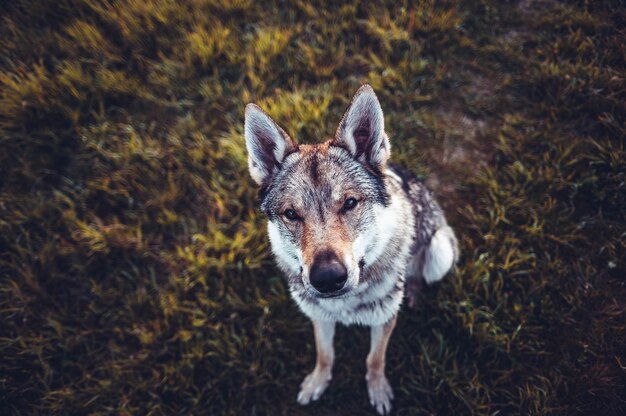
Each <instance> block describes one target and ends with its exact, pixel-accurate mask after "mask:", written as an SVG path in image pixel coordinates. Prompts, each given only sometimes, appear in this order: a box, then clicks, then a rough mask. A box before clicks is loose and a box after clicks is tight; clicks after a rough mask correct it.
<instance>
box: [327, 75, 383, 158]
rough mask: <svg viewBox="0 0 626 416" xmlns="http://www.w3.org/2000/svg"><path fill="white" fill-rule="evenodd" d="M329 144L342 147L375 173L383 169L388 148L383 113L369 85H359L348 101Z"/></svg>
mask: <svg viewBox="0 0 626 416" xmlns="http://www.w3.org/2000/svg"><path fill="white" fill-rule="evenodd" d="M333 144H335V145H337V146H341V147H344V148H345V149H347V150H348V151H349V152H350V153H352V155H353V156H354V157H355V158H356V159H357V160H359V161H360V162H362V163H367V164H370V165H371V166H372V167H375V168H377V169H378V170H382V169H383V168H384V167H385V164H386V163H387V160H388V159H389V154H390V150H391V147H390V145H389V138H388V137H387V135H386V134H385V118H384V116H383V110H382V108H380V103H379V102H378V98H376V94H374V90H373V89H372V87H371V86H369V85H367V84H365V85H363V86H362V87H361V88H359V90H358V91H357V92H356V94H355V95H354V98H352V104H350V107H349V108H348V110H347V111H346V113H345V114H344V116H343V119H342V120H341V123H339V127H338V128H337V132H336V133H335V139H334V141H333Z"/></svg>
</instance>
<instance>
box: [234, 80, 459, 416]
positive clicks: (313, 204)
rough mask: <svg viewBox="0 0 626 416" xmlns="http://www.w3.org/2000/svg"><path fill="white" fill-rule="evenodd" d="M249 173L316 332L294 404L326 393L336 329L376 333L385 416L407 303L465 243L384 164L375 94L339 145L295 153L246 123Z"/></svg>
mask: <svg viewBox="0 0 626 416" xmlns="http://www.w3.org/2000/svg"><path fill="white" fill-rule="evenodd" d="M244 130H245V139H246V147H247V149H248V167H249V169H250V175H251V176H252V179H253V180H254V181H255V182H256V183H257V184H258V185H259V187H260V192H259V195H260V204H261V210H262V211H263V212H264V213H265V215H266V216H267V218H268V220H269V221H268V234H269V239H270V243H271V247H272V251H273V253H274V256H275V258H276V261H277V263H278V266H279V267H280V269H281V270H282V271H283V272H284V273H285V274H286V276H287V282H288V286H289V291H290V293H291V295H292V297H293V298H294V299H295V301H296V303H297V304H298V306H299V307H300V309H301V310H302V312H304V314H305V315H307V316H308V317H309V318H310V319H311V320H312V321H313V332H314V334H315V346H316V351H317V359H316V364H315V368H314V370H313V371H312V372H311V373H310V374H309V375H308V376H306V378H305V379H304V381H303V382H302V384H301V386H300V392H299V394H298V397H297V400H298V403H300V404H302V405H306V404H308V403H309V402H311V401H312V400H317V399H319V397H320V396H321V395H322V393H323V392H324V391H325V390H326V387H328V384H329V382H330V379H331V371H332V366H333V360H334V349H333V337H334V333H335V324H336V323H337V322H340V323H342V324H345V325H349V324H361V325H367V326H370V327H371V347H370V352H369V354H368V356H367V360H366V364H367V374H366V377H365V379H366V381H367V388H368V394H369V398H370V403H371V404H372V406H374V407H375V408H376V410H377V411H378V413H380V414H386V413H388V412H389V411H390V410H391V400H392V399H393V392H392V389H391V387H390V385H389V382H388V381H387V377H386V376H385V352H386V349H387V343H388V342H389V337H390V335H391V332H392V331H393V329H394V327H395V324H396V317H397V313H398V310H399V308H400V304H401V302H402V299H403V297H404V295H405V287H406V292H407V293H406V294H407V298H408V300H409V304H410V305H411V304H414V302H415V299H416V296H417V293H416V292H417V291H418V288H419V287H420V285H421V282H422V281H426V282H427V283H432V282H435V281H438V280H441V279H442V278H443V276H444V275H445V274H446V273H447V272H448V271H449V270H450V269H451V268H452V267H453V265H454V264H455V263H456V260H457V258H458V252H459V250H458V244H457V239H456V237H455V235H454V232H453V231H452V229H451V228H450V227H449V226H448V224H447V222H446V219H445V217H444V214H443V212H442V210H441V208H440V206H439V204H438V203H437V202H436V201H435V199H434V198H433V195H432V194H431V192H430V191H429V190H428V189H426V187H425V186H424V185H423V184H422V183H421V182H419V181H418V180H417V179H416V178H415V177H413V176H412V175H411V174H409V173H408V172H407V171H405V170H402V169H399V168H397V167H394V166H392V165H391V164H390V163H388V160H389V155H390V145H389V138H388V137H387V134H386V133H385V128H384V116H383V111H382V108H381V106H380V103H379V102H378V98H377V97H376V94H374V90H373V89H372V87H370V86H369V85H363V86H362V87H361V88H359V90H358V91H357V93H356V94H355V96H354V98H353V99H352V103H351V104H350V107H349V108H348V110H347V111H346V113H345V114H344V116H343V119H342V120H341V122H340V124H339V127H338V128H337V131H336V133H335V137H334V138H333V139H331V140H328V141H327V142H325V143H322V144H317V145H307V144H299V145H298V144H296V143H295V142H294V141H293V140H292V139H291V138H290V137H289V135H287V133H286V132H285V131H284V130H283V129H282V128H280V127H279V126H278V125H277V124H276V123H275V122H274V121H273V120H272V119H271V118H270V117H269V116H268V115H267V114H266V113H265V112H264V111H263V110H262V109H261V108H260V107H258V106H257V105H255V104H248V105H247V106H246V111H245V126H244Z"/></svg>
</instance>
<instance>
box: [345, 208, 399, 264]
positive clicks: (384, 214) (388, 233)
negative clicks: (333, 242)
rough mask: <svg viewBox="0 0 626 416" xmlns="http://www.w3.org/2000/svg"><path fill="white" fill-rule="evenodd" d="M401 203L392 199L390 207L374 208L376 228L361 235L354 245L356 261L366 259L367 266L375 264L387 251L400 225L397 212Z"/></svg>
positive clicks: (353, 250)
mask: <svg viewBox="0 0 626 416" xmlns="http://www.w3.org/2000/svg"><path fill="white" fill-rule="evenodd" d="M399 203H400V201H398V198H397V197H396V196H392V197H391V204H390V205H389V206H388V207H383V206H379V205H376V206H374V208H373V210H374V219H375V223H374V227H373V229H372V230H370V231H368V232H367V233H365V234H361V235H359V236H358V237H357V238H356V239H355V240H354V243H353V245H352V252H353V256H354V258H355V259H357V260H358V259H362V258H364V259H365V264H372V263H374V262H375V261H376V260H377V259H378V257H380V255H381V254H382V253H383V252H384V251H385V248H386V247H387V244H388V243H389V240H391V238H392V237H393V236H394V235H395V233H396V228H397V225H398V217H397V210H398V205H399Z"/></svg>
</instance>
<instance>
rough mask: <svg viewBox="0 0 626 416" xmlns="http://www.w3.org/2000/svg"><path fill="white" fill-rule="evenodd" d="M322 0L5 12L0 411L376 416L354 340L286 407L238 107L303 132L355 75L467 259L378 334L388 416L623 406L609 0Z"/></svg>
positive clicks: (279, 334)
mask: <svg viewBox="0 0 626 416" xmlns="http://www.w3.org/2000/svg"><path fill="white" fill-rule="evenodd" d="M326 3H327V2H322V1H318V2H306V1H295V2H288V3H287V2H266V3H264V4H261V2H252V1H249V0H239V1H232V2H231V1H225V0H191V1H187V2H181V4H179V2H176V1H173V0H153V1H148V0H131V1H96V0H74V1H70V0H54V1H53V0H45V1H35V0H20V1H15V2H10V3H9V4H8V5H5V6H2V7H3V8H4V10H3V12H2V13H1V23H0V50H1V51H2V53H1V55H0V146H1V147H0V322H2V324H1V325H0V413H1V414H42V415H50V414H59V415H69V414H117V415H130V414H150V415H161V414H164V415H165V414H167V415H173V414H197V415H207V414H211V415H212V414H232V415H243V414H255V415H256V414H258V415H262V414H268V415H273V414H288V415H295V414H316V415H317V414H345V415H351V414H373V411H372V410H371V409H370V405H369V403H368V400H367V393H366V388H365V381H364V375H365V363H364V361H365V356H366V354H367V349H368V345H369V341H368V331H367V330H366V329H365V328H340V329H339V330H338V333H337V337H336V351H337V363H336V369H335V372H334V379H333V381H332V383H331V386H330V388H329V390H328V392H327V393H325V395H324V396H323V397H322V399H321V400H320V401H319V402H317V403H315V404H313V405H311V406H308V407H298V406H297V404H296V401H295V399H296V394H297V390H298V386H299V383H300V382H301V380H302V378H303V377H304V376H305V375H306V373H307V372H308V371H310V369H311V368H312V367H313V364H314V344H313V335H312V331H311V327H310V323H309V322H308V320H307V319H306V318H305V317H304V316H303V315H302V314H300V313H299V312H298V310H297V307H296V306H295V304H294V303H293V301H292V300H291V299H290V297H289V293H288V291H287V289H286V287H285V282H284V281H283V280H282V277H281V276H280V273H279V272H278V270H277V269H276V268H275V267H274V265H273V262H272V259H271V256H270V254H269V247H268V241H267V237H266V235H265V225H264V222H265V220H264V218H263V217H262V215H261V213H260V212H259V210H258V209H257V207H256V198H257V190H256V189H255V186H254V184H253V183H252V181H251V179H250V178H249V176H248V173H247V167H246V154H245V149H244V143H243V134H242V130H243V128H242V127H243V126H242V125H243V108H244V105H245V103H247V102H249V101H254V102H257V103H258V104H260V105H261V106H262V107H264V108H265V109H267V111H268V112H269V113H270V115H271V116H272V117H274V118H275V119H276V120H277V121H279V122H280V123H281V124H282V125H283V126H284V127H285V128H286V130H287V131H288V132H289V133H290V134H291V135H292V136H293V137H295V138H296V139H297V140H299V141H302V142H314V141H322V140H324V139H326V138H327V137H328V136H330V135H331V134H332V133H333V131H334V129H335V127H336V125H337V123H338V122H339V119H340V117H341V115H342V114H343V111H344V109H345V108H346V107H347V104H348V102H349V99H350V97H351V95H352V94H353V93H354V91H355V90H356V89H357V88H358V86H359V85H360V84H362V83H365V82H368V83H370V84H371V85H372V86H373V87H374V89H375V90H376V92H377V94H378V97H379V99H380V101H381V104H382V106H383V109H384V111H385V118H386V125H387V130H388V133H389V135H390V137H391V140H392V146H393V148H392V152H393V160H394V161H395V162H397V163H400V164H402V165H404V166H405V167H407V168H409V169H411V170H413V171H414V172H415V173H417V174H418V175H421V176H422V177H423V178H425V179H426V180H427V182H428V183H429V184H430V185H431V187H432V188H433V189H434V190H435V192H436V194H437V195H438V198H439V199H440V200H441V202H442V204H443V205H444V206H445V208H446V212H447V215H448V217H449V218H450V221H451V223H452V224H453V226H454V227H455V229H456V231H457V234H458V236H459V237H460V240H461V245H462V252H463V258H462V261H461V262H460V264H459V267H458V270H457V271H456V272H455V273H454V274H452V275H450V276H448V277H447V278H446V279H445V280H444V281H443V282H442V283H441V284H438V285H435V286H434V287H431V288H427V289H426V290H425V292H424V295H423V299H422V303H421V304H420V306H419V308H418V310H416V311H409V310H403V311H402V313H401V315H400V318H399V321H398V322H399V323H398V327H397V329H396V331H395V333H394V334H393V337H392V341H391V344H390V347H389V351H388V365H387V371H388V376H389V378H390V381H391V383H392V385H393V386H394V388H395V393H396V394H395V396H396V399H395V401H394V408H395V414H398V415H407V414H438V415H443V414H471V413H476V414H498V413H499V414H514V413H521V414H546V413H550V414H590V415H591V414H593V415H596V414H597V415H600V414H601V415H620V414H624V412H626V348H625V346H626V310H625V308H624V305H626V286H625V279H624V276H626V265H625V260H626V258H625V255H624V253H625V248H626V247H625V245H626V243H625V241H626V238H625V237H626V226H625V224H626V218H625V216H626V209H625V208H624V207H626V185H625V180H626V178H625V175H626V173H625V172H626V152H625V149H624V147H625V146H624V137H625V136H626V129H625V128H624V120H625V118H626V117H625V116H626V108H625V106H624V102H625V101H626V94H625V92H624V91H625V83H624V69H625V67H626V65H625V63H624V29H623V25H622V23H620V22H623V21H624V20H626V14H625V12H624V7H623V4H622V2H620V1H604V2H587V1H568V2H556V1H548V0H546V1H522V2H520V3H519V4H518V3H517V2H512V1H496V0H481V1H472V2H469V1H468V2H457V1H443V2H416V3H417V4H412V3H402V4H399V3H397V2H392V1H389V2H386V3H385V2H378V1H373V2H366V1H353V2H351V3H346V5H336V6H328V5H327V4H326ZM336 3H341V2H336Z"/></svg>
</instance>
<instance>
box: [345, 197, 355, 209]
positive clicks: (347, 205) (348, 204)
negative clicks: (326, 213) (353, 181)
mask: <svg viewBox="0 0 626 416" xmlns="http://www.w3.org/2000/svg"><path fill="white" fill-rule="evenodd" d="M354 207H356V199H354V198H348V199H346V202H344V203H343V210H344V211H349V210H351V209H352V208H354Z"/></svg>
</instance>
